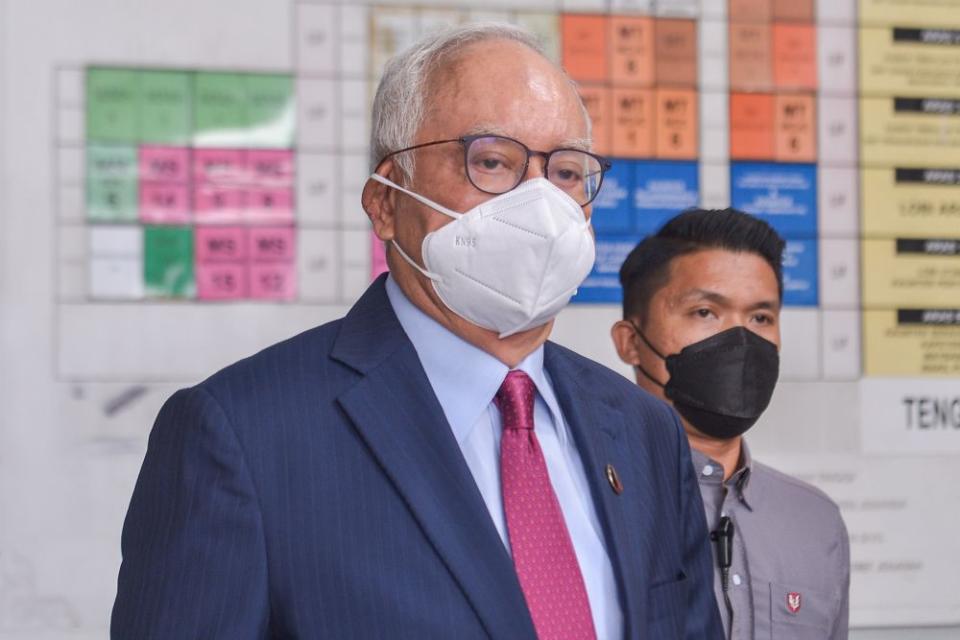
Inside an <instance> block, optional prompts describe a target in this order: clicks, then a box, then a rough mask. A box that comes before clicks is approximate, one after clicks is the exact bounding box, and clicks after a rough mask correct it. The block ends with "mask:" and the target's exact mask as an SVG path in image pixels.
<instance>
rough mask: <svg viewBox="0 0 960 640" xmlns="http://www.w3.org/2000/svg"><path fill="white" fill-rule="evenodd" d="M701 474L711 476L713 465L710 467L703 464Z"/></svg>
mask: <svg viewBox="0 0 960 640" xmlns="http://www.w3.org/2000/svg"><path fill="white" fill-rule="evenodd" d="M703 475H705V476H712V475H713V467H711V466H710V465H707V466H705V467H704V468H703Z"/></svg>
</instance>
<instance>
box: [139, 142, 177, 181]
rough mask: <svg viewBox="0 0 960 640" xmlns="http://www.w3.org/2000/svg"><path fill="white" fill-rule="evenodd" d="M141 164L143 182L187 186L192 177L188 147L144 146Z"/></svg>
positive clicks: (141, 150) (140, 158) (141, 149)
mask: <svg viewBox="0 0 960 640" xmlns="http://www.w3.org/2000/svg"><path fill="white" fill-rule="evenodd" d="M139 164H140V180H141V181H144V182H179V183H182V184H186V183H187V181H188V179H189V177H190V150H189V149H187V148H186V147H155V146H142V147H140V150H139Z"/></svg>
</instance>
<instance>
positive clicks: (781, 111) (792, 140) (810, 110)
mask: <svg viewBox="0 0 960 640" xmlns="http://www.w3.org/2000/svg"><path fill="white" fill-rule="evenodd" d="M775 109H776V116H775V121H774V126H775V130H776V140H777V142H776V156H775V157H776V159H777V160H780V161H786V162H816V160H817V117H816V109H817V107H816V102H815V101H814V98H813V96H812V95H778V96H777V97H776V106H775Z"/></svg>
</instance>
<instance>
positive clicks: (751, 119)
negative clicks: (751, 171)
mask: <svg viewBox="0 0 960 640" xmlns="http://www.w3.org/2000/svg"><path fill="white" fill-rule="evenodd" d="M773 112H774V100H773V96H772V95H768V94H747V93H731V94H730V158H731V159H734V160H773V158H774V115H773Z"/></svg>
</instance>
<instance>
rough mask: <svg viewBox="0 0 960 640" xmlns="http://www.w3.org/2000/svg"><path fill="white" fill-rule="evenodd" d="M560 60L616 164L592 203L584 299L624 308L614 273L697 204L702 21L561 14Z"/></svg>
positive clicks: (599, 142)
mask: <svg viewBox="0 0 960 640" xmlns="http://www.w3.org/2000/svg"><path fill="white" fill-rule="evenodd" d="M560 36H561V46H560V49H561V59H562V63H563V66H564V68H565V69H566V70H567V72H568V73H569V74H570V75H571V76H572V77H573V78H574V79H575V80H576V81H577V83H578V86H579V88H580V94H581V96H582V98H583V101H584V104H585V105H586V107H587V110H588V111H589V113H590V116H591V119H592V121H593V131H592V135H593V140H594V148H595V149H596V150H597V151H598V152H599V153H601V154H604V155H606V156H608V157H610V158H612V159H613V168H612V169H611V170H610V171H609V172H608V173H607V174H606V176H605V178H604V183H603V188H602V189H601V190H600V194H599V196H598V197H597V199H596V200H595V201H594V205H593V209H594V216H593V219H592V221H593V226H594V229H595V231H596V234H597V261H596V264H595V266H594V269H593V272H592V273H591V274H590V276H588V278H587V280H586V281H585V282H584V284H583V286H582V287H581V289H580V292H579V294H578V295H577V298H576V299H577V301H580V302H618V301H619V300H620V297H621V292H620V285H619V282H618V281H617V272H618V270H619V269H620V265H621V264H622V263H623V260H624V259H625V258H626V256H627V254H628V253H629V252H630V250H631V249H632V248H633V247H634V246H635V245H636V244H637V242H639V241H640V239H641V238H642V237H643V236H645V235H647V234H649V233H652V232H653V231H655V230H656V229H657V228H659V227H660V225H662V224H663V223H664V222H665V221H666V220H668V219H669V218H670V217H672V216H674V215H676V214H677V212H679V211H682V210H683V209H686V208H688V207H692V206H695V205H696V204H697V203H698V202H699V199H700V198H699V189H700V186H699V180H700V179H699V169H698V163H697V158H698V155H699V152H700V148H699V147H700V145H699V139H698V138H699V117H698V106H699V92H698V89H697V82H698V70H697V56H698V52H697V24H696V20H693V19H688V18H661V17H653V16H644V15H580V14H563V15H562V16H561V18H560Z"/></svg>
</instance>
